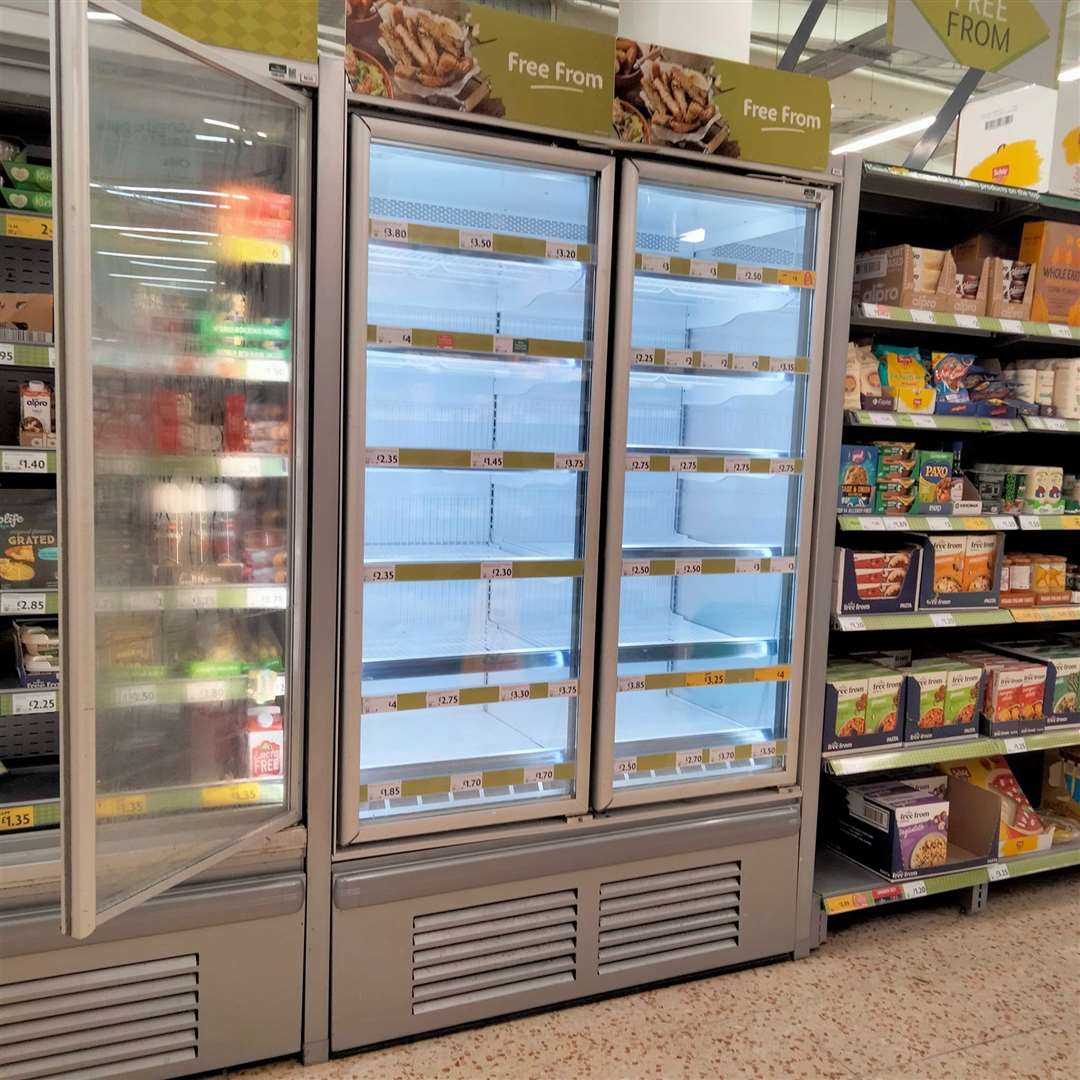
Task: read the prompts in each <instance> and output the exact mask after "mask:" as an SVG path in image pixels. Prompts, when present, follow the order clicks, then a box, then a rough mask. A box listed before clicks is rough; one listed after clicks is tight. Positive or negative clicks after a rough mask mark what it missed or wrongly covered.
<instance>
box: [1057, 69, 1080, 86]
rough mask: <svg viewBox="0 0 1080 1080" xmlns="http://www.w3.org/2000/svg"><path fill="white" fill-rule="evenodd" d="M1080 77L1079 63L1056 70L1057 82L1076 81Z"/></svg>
mask: <svg viewBox="0 0 1080 1080" xmlns="http://www.w3.org/2000/svg"><path fill="white" fill-rule="evenodd" d="M1077 79H1080V64H1078V65H1077V66H1076V67H1071V68H1066V69H1065V70H1064V71H1059V72H1058V82H1059V83H1062V82H1076V80H1077Z"/></svg>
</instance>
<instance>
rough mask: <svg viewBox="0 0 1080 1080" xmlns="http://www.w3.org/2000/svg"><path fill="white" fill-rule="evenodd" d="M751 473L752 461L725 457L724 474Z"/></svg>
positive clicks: (744, 458) (745, 458) (746, 458)
mask: <svg viewBox="0 0 1080 1080" xmlns="http://www.w3.org/2000/svg"><path fill="white" fill-rule="evenodd" d="M749 471H750V459H749V458H748V457H725V458H724V472H726V473H748V472H749Z"/></svg>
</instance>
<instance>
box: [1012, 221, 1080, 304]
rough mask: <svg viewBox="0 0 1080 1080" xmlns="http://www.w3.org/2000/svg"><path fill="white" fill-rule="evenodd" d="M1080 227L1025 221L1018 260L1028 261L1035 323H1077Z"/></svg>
mask: <svg viewBox="0 0 1080 1080" xmlns="http://www.w3.org/2000/svg"><path fill="white" fill-rule="evenodd" d="M1078 255H1080V226H1076V225H1067V224H1065V223H1064V222H1061V221H1029V222H1027V223H1026V224H1025V225H1024V232H1023V236H1022V237H1021V240H1020V261H1021V262H1026V263H1032V264H1033V265H1034V267H1035V269H1034V271H1033V274H1032V276H1033V277H1034V279H1035V287H1034V291H1033V292H1032V296H1031V318H1032V319H1033V320H1034V321H1035V322H1052V323H1072V324H1077V325H1080V261H1078Z"/></svg>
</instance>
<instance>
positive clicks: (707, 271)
mask: <svg viewBox="0 0 1080 1080" xmlns="http://www.w3.org/2000/svg"><path fill="white" fill-rule="evenodd" d="M690 276H691V277H695V278H706V279H711V280H713V281H715V280H716V276H717V273H716V263H715V262H711V261H710V260H709V259H691V260H690Z"/></svg>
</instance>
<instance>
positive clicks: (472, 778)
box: [450, 772, 484, 795]
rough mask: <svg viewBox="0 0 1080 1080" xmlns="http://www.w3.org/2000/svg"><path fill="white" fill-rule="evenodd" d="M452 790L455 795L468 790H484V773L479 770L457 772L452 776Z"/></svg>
mask: <svg viewBox="0 0 1080 1080" xmlns="http://www.w3.org/2000/svg"><path fill="white" fill-rule="evenodd" d="M450 790H451V791H452V792H454V794H455V795H459V794H462V793H463V792H468V791H483V790H484V774H483V773H478V772H471V773H457V774H456V775H454V776H451V777H450Z"/></svg>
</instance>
